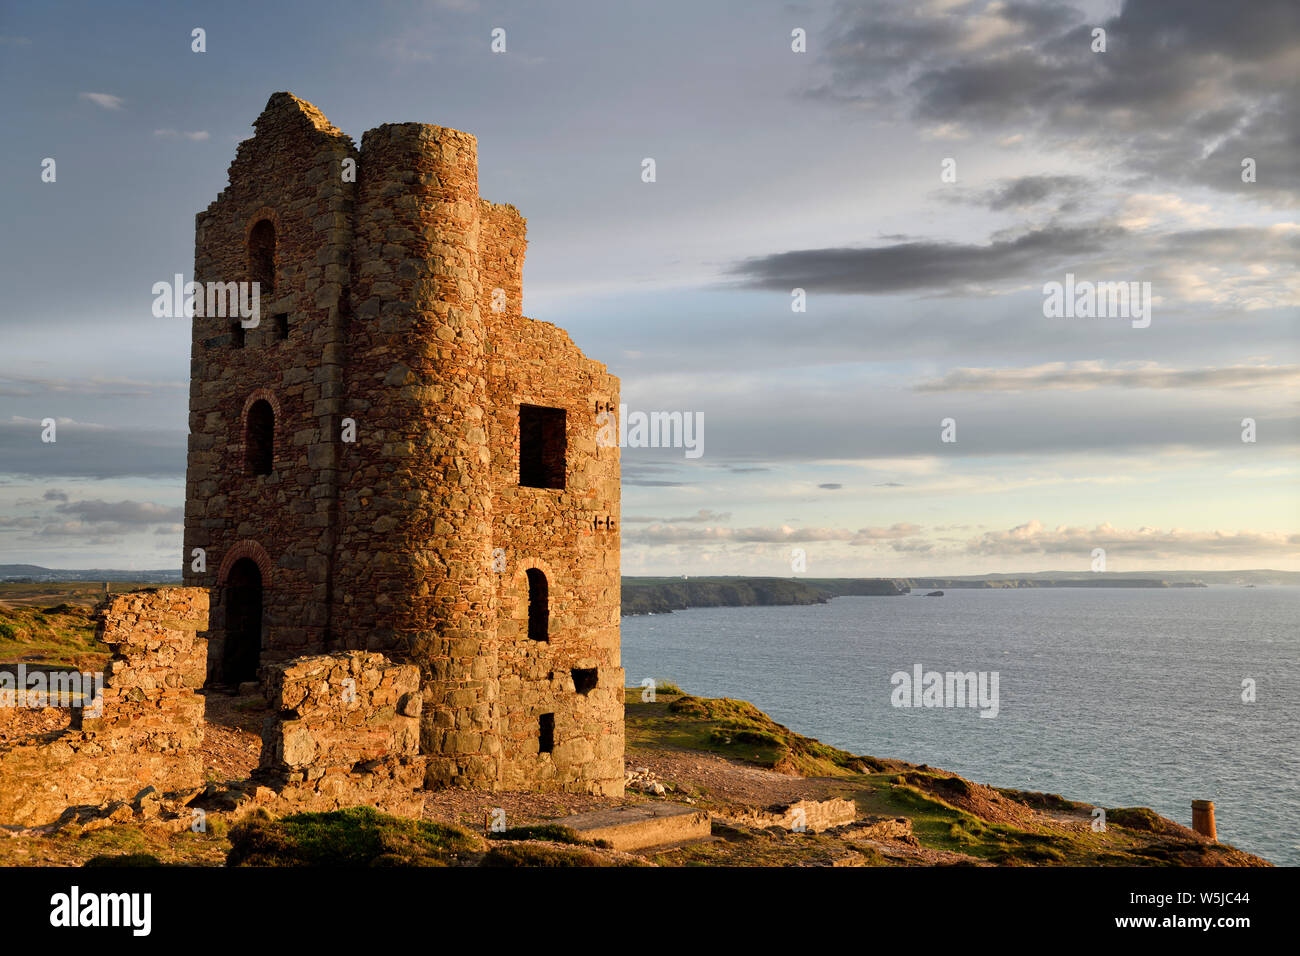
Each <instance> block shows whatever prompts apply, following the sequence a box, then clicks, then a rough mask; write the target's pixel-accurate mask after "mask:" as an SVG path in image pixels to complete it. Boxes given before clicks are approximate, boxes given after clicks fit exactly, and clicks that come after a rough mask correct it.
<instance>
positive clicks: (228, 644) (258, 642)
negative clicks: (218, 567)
mask: <svg viewBox="0 0 1300 956" xmlns="http://www.w3.org/2000/svg"><path fill="white" fill-rule="evenodd" d="M222 597H223V598H224V601H223V603H224V604H225V609H226V630H225V646H224V647H223V648H222V654H221V681H222V683H225V684H229V685H231V686H232V687H237V686H238V685H240V684H242V683H244V682H245V681H251V680H256V679H257V668H258V665H259V664H260V663H261V659H262V571H261V569H260V568H258V566H257V562H256V561H254V560H253V559H252V558H240V559H239V560H238V561H236V562H235V563H234V564H233V565H231V568H230V574H229V575H227V577H226V583H225V587H224V594H222Z"/></svg>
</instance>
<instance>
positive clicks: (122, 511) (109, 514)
mask: <svg viewBox="0 0 1300 956" xmlns="http://www.w3.org/2000/svg"><path fill="white" fill-rule="evenodd" d="M54 510H55V511H57V512H58V513H59V514H65V515H71V516H72V517H74V518H77V519H79V520H81V521H85V522H87V523H88V524H116V525H153V524H159V523H161V522H171V523H174V522H177V521H181V520H182V519H183V518H184V517H185V509H184V508H181V507H168V506H166V505H159V504H154V503H153V502H149V501H101V500H99V499H91V500H85V501H65V502H64V503H63V504H60V505H56V506H55V508H54Z"/></svg>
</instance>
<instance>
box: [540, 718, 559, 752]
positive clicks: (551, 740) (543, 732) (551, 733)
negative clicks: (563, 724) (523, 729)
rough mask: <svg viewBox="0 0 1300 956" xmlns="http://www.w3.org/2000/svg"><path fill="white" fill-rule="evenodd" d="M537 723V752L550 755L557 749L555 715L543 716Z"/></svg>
mask: <svg viewBox="0 0 1300 956" xmlns="http://www.w3.org/2000/svg"><path fill="white" fill-rule="evenodd" d="M537 723H538V728H537V752H538V753H542V754H548V753H550V752H551V751H553V750H554V749H555V715H554V714H542V716H541V718H540V719H539V720H538V722H537Z"/></svg>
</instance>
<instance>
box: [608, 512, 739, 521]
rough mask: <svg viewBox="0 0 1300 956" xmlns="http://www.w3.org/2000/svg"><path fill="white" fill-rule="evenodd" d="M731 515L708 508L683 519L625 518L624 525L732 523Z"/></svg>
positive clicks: (633, 516)
mask: <svg viewBox="0 0 1300 956" xmlns="http://www.w3.org/2000/svg"><path fill="white" fill-rule="evenodd" d="M730 520H731V515H730V513H728V512H718V511H710V510H709V509H707V508H701V509H700V510H699V511H697V512H696V513H695V514H693V515H687V516H686V517H683V518H651V517H645V516H642V515H632V516H630V517H628V516H625V517H624V518H623V524H692V523H707V522H710V521H730Z"/></svg>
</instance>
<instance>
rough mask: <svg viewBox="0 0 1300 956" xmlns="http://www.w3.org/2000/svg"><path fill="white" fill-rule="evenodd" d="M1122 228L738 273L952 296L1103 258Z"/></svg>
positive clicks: (831, 254) (797, 258)
mask: <svg viewBox="0 0 1300 956" xmlns="http://www.w3.org/2000/svg"><path fill="white" fill-rule="evenodd" d="M1124 236H1125V230H1123V229H1121V228H1119V227H1118V226H1047V227H1044V228H1042V229H1035V230H1031V231H1029V232H1025V233H1023V234H1021V235H1018V236H1015V237H1012V238H1006V239H994V240H993V241H991V242H989V243H987V244H984V245H978V244H973V243H960V242H942V241H936V240H914V241H909V242H901V243H895V244H893V245H886V246H876V247H874V248H844V247H839V248H825V249H799V250H795V251H792V252H778V253H774V254H772V255H769V256H759V257H756V258H752V259H746V260H744V261H743V262H740V263H738V264H736V265H735V266H734V267H733V268H732V270H731V272H732V274H733V275H736V276H740V277H741V278H742V279H743V280H744V282H745V284H746V285H748V286H751V287H754V288H760V289H771V290H777V289H781V290H785V291H789V290H790V289H793V288H802V289H807V290H808V292H809V293H816V292H820V293H839V294H866V295H871V294H882V293H891V292H915V291H927V290H928V291H933V290H949V291H960V290H962V288H963V287H965V286H971V285H983V284H986V283H988V282H993V281H997V280H1000V279H1008V278H1014V277H1023V276H1025V275H1028V274H1035V275H1038V274H1043V273H1044V270H1046V269H1050V268H1051V267H1052V266H1053V265H1055V264H1056V263H1059V262H1061V261H1064V260H1067V259H1080V258H1083V257H1087V256H1095V255H1098V254H1100V253H1102V252H1103V251H1105V250H1106V249H1107V248H1109V247H1113V246H1114V245H1116V244H1117V243H1119V242H1120V241H1122V240H1123V238H1124Z"/></svg>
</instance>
